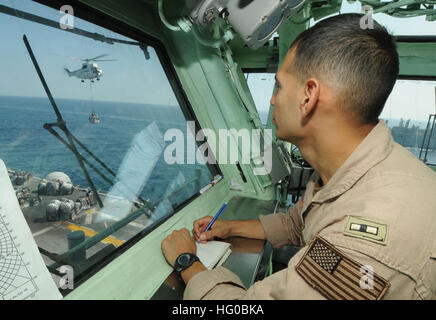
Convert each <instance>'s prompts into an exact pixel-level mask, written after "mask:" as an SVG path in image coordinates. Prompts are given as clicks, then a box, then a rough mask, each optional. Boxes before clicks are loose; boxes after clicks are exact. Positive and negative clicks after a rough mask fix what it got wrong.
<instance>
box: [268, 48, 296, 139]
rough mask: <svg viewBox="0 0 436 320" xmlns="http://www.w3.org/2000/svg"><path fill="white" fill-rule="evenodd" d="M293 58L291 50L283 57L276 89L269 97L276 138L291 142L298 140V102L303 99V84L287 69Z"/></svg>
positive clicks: (277, 75) (277, 76)
mask: <svg viewBox="0 0 436 320" xmlns="http://www.w3.org/2000/svg"><path fill="white" fill-rule="evenodd" d="M293 59H294V52H293V50H292V51H290V52H289V53H288V54H287V55H286V58H285V61H284V62H283V64H282V66H281V68H280V69H279V71H278V72H277V74H276V85H277V87H276V90H275V91H274V94H273V96H272V98H271V105H272V106H273V107H274V109H273V111H272V117H273V119H272V123H273V124H274V125H275V127H276V136H277V138H278V139H281V140H286V141H289V142H292V143H296V142H297V141H298V136H299V134H301V131H300V129H301V125H300V104H301V102H302V99H303V95H302V94H303V85H302V84H301V83H300V82H299V81H298V80H297V79H296V78H295V77H294V76H293V75H292V74H290V73H289V72H287V70H289V66H290V65H291V64H292V61H293Z"/></svg>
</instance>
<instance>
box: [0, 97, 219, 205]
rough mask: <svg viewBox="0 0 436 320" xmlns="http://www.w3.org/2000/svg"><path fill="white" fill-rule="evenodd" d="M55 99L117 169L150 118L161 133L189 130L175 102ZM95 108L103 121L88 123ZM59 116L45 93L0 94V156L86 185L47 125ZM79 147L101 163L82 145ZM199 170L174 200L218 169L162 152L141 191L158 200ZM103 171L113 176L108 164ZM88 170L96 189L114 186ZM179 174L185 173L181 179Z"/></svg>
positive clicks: (11, 164)
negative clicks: (175, 161) (169, 160)
mask: <svg viewBox="0 0 436 320" xmlns="http://www.w3.org/2000/svg"><path fill="white" fill-rule="evenodd" d="M56 104H57V105H58V108H59V110H60V112H61V114H62V117H63V118H64V120H65V121H66V123H67V127H68V129H69V130H70V131H71V133H72V134H73V135H74V136H75V137H76V138H77V139H78V140H80V141H81V142H82V143H83V144H84V145H85V146H86V147H87V148H88V149H89V150H91V151H92V152H93V153H94V154H95V155H96V156H97V157H99V158H100V160H102V161H103V162H104V163H105V164H106V165H107V166H108V167H109V168H110V169H111V170H112V171H114V172H115V173H117V172H118V170H119V168H120V165H121V163H122V161H123V159H124V157H125V156H126V153H127V152H128V151H129V149H130V148H131V147H132V141H133V139H134V137H135V136H137V135H138V134H139V133H140V132H141V131H142V130H144V129H145V128H147V126H149V125H150V124H151V123H155V124H156V125H157V127H158V129H159V131H160V134H161V135H162V136H163V135H164V133H165V131H166V130H168V129H171V128H176V129H180V130H181V131H182V132H183V133H184V134H186V120H185V118H184V116H183V114H182V112H181V110H180V108H179V107H176V106H156V105H145V104H131V103H130V104H129V103H120V102H97V101H82V100H68V99H56ZM91 112H95V113H96V114H97V115H98V116H99V118H100V120H101V122H100V123H99V124H91V123H89V121H88V117H89V115H90V113H91ZM56 120H57V118H56V114H55V112H54V111H53V108H52V107H51V105H50V103H49V101H48V99H47V98H28V97H6V96H0V158H1V159H2V160H3V161H4V162H5V164H6V166H7V167H8V168H14V169H20V170H24V171H27V172H31V173H32V174H33V175H35V176H38V177H41V178H44V177H45V176H46V175H47V174H48V173H50V172H54V171H61V172H65V173H66V174H67V175H68V176H69V177H70V178H71V180H72V182H73V184H74V185H81V186H88V183H87V181H86V179H85V176H84V174H83V171H82V170H81V169H80V166H79V164H78V161H77V159H76V157H75V156H74V154H73V153H72V152H71V151H70V150H69V149H68V148H67V147H66V146H65V145H64V144H62V143H61V142H60V141H59V140H58V139H57V138H55V137H54V136H53V135H52V134H51V133H50V132H48V131H47V130H45V129H44V128H43V125H44V123H54V122H56ZM55 130H56V131H57V132H58V133H60V135H61V136H62V137H64V139H66V137H65V135H64V134H63V132H62V131H61V130H60V129H58V128H56V127H55ZM169 143H170V142H168V143H167V144H169ZM76 146H77V144H76ZM77 148H78V150H79V152H81V154H82V155H84V156H86V158H87V159H88V160H90V162H91V163H93V164H94V165H95V166H96V167H97V168H99V169H101V166H99V165H98V164H97V163H96V162H95V161H94V160H92V159H91V157H89V156H87V155H86V153H85V152H84V151H83V150H82V149H81V148H80V147H77ZM91 160H92V161H91ZM185 163H186V154H185ZM87 168H88V167H87ZM196 170H200V172H201V179H200V183H199V184H194V183H191V184H190V185H189V187H188V188H184V190H182V191H181V192H179V193H178V194H176V195H175V196H174V197H173V198H174V199H173V201H172V204H173V205H177V204H178V203H180V202H182V201H184V200H186V199H187V198H189V197H190V196H192V195H193V194H195V193H196V192H197V191H198V187H202V186H205V185H206V184H208V183H210V181H212V180H213V175H214V174H211V172H210V170H209V169H208V167H206V166H205V165H201V164H195V165H190V164H175V165H169V164H167V163H166V162H165V160H164V158H163V152H162V155H161V156H160V158H159V159H158V161H157V163H156V164H155V165H154V169H153V170H152V172H151V175H150V176H149V178H148V180H147V182H146V184H145V186H144V188H143V191H142V192H141V196H143V197H145V198H148V199H150V200H152V201H156V200H157V199H159V198H160V197H162V196H164V194H165V192H166V189H167V186H168V185H170V184H171V183H172V182H174V180H175V179H176V178H178V179H179V180H178V181H189V180H191V179H193V178H195V177H196V174H198V171H196ZM101 171H102V172H104V173H105V175H106V176H107V177H109V178H111V180H114V178H113V176H111V175H110V174H109V173H107V172H106V171H105V170H103V169H101ZM89 172H90V175H91V177H92V178H93V181H94V184H95V185H96V187H97V189H98V190H103V191H109V190H110V185H109V184H108V183H107V182H106V181H104V180H103V179H102V178H101V177H100V176H98V175H97V174H96V173H94V171H93V170H89ZM180 175H182V177H183V179H181V180H180Z"/></svg>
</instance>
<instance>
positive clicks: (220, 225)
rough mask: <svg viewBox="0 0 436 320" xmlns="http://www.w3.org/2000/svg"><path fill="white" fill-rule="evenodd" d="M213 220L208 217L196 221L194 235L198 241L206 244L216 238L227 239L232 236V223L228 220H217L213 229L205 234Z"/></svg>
mask: <svg viewBox="0 0 436 320" xmlns="http://www.w3.org/2000/svg"><path fill="white" fill-rule="evenodd" d="M212 219H213V217H211V216H207V217H203V218H200V219H197V220H195V221H194V230H193V233H194V235H195V238H196V240H197V241H200V242H202V243H205V242H206V241H208V240H212V239H214V238H215V237H217V238H221V239H226V238H228V237H230V236H231V222H230V221H226V220H219V219H217V220H215V222H214V223H213V225H212V227H211V228H210V229H209V230H208V231H206V232H204V230H206V228H207V226H208V225H209V223H210V222H211V221H212Z"/></svg>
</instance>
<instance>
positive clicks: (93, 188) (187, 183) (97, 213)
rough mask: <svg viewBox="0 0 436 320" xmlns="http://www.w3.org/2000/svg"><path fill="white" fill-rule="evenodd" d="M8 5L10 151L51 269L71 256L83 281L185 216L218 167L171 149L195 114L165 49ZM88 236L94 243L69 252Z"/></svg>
mask: <svg viewBox="0 0 436 320" xmlns="http://www.w3.org/2000/svg"><path fill="white" fill-rule="evenodd" d="M0 4H2V5H4V6H8V7H10V6H12V8H13V9H14V11H15V13H16V14H15V15H10V14H6V13H5V12H1V11H0V38H1V39H2V50H1V52H0V70H2V72H1V73H2V75H3V76H2V77H1V78H0V114H1V116H0V132H1V134H0V158H1V159H2V160H3V161H4V162H5V164H6V166H7V167H8V170H9V175H10V178H11V181H12V183H13V185H14V189H15V190H16V194H17V198H18V200H19V203H20V205H21V208H22V212H23V214H24V215H25V217H26V220H27V222H28V224H29V226H30V229H31V231H32V233H33V235H34V239H35V241H36V243H37V245H38V247H39V248H40V250H41V252H42V253H43V254H44V260H45V262H46V264H47V266H48V267H49V270H50V271H52V272H54V273H55V269H56V267H57V266H58V265H57V262H59V261H57V258H60V257H62V262H63V261H68V262H69V263H71V264H73V266H74V268H75V280H77V279H79V281H80V276H83V277H86V273H87V272H88V270H90V268H92V266H93V265H95V264H98V263H101V262H102V261H104V260H105V259H106V258H107V256H108V255H110V254H111V253H113V252H114V251H116V250H117V248H120V247H121V248H122V247H123V246H124V247H125V246H126V245H127V244H128V243H132V242H131V240H132V239H133V238H137V237H138V236H143V235H145V234H146V233H148V232H149V231H150V230H152V229H153V228H154V227H156V226H157V225H158V224H159V223H161V222H162V221H164V220H165V219H167V218H168V217H169V216H171V215H172V214H173V213H175V211H177V209H178V208H180V207H181V206H182V205H184V204H186V203H187V201H189V200H190V199H192V198H193V197H194V196H195V195H197V194H198V192H199V191H200V189H201V188H203V187H204V186H206V185H207V184H209V183H210V182H211V181H212V180H214V179H217V177H218V174H219V171H218V168H217V167H216V166H212V165H209V164H198V162H199V161H197V164H194V165H192V164H189V163H188V162H189V161H188V160H189V159H188V156H189V155H187V154H184V156H183V159H184V160H185V161H184V162H183V163H180V162H179V163H177V162H176V163H174V164H171V163H170V162H169V161H167V159H166V157H165V150H166V148H167V146H168V145H169V144H170V143H171V142H172V141H167V140H168V139H165V133H166V132H168V130H174V129H175V130H179V131H180V132H183V134H184V135H185V137H186V136H188V138H189V134H191V133H190V132H188V131H189V127H188V125H187V121H194V119H193V118H192V116H190V115H191V111H190V109H189V107H188V106H187V102H186V101H185V100H183V98H180V96H181V94H180V92H178V91H177V88H176V91H174V90H173V89H174V86H175V84H174V83H175V80H174V78H173V79H171V81H169V78H168V77H167V74H168V72H169V71H168V69H169V68H170V66H163V65H162V64H161V62H160V61H162V55H163V54H164V53H159V52H160V51H159V50H161V49H159V48H156V47H153V45H151V44H149V43H146V42H141V43H140V42H138V40H134V39H131V38H128V37H126V36H123V35H121V34H118V33H115V32H113V31H111V30H108V29H105V28H102V27H100V26H98V25H96V24H93V23H90V22H87V21H84V20H81V19H79V18H78V17H77V16H76V17H74V31H75V32H70V31H71V30H67V31H65V30H63V29H61V28H54V27H50V26H47V25H44V24H43V23H37V22H32V21H29V20H26V19H21V18H18V16H22V14H21V13H20V12H21V11H24V12H27V13H30V14H33V15H36V16H38V17H40V18H44V19H49V20H51V21H54V22H58V21H59V19H60V17H62V14H60V13H59V11H58V10H54V9H51V8H48V7H45V6H43V5H40V4H37V3H35V2H32V1H30V0H29V1H22V0H20V1H5V0H0ZM41 21H43V20H40V22H41ZM23 34H25V35H26V37H27V39H28V41H29V43H30V47H31V49H32V51H33V53H34V55H35V58H36V61H37V63H38V65H39V67H40V69H41V72H42V74H43V76H44V79H45V81H46V82H47V85H48V87H49V89H50V92H51V94H52V96H53V98H54V101H55V103H56V107H57V108H58V114H57V113H56V112H55V111H57V110H55V107H54V106H53V105H52V104H51V103H50V101H49V99H48V98H47V94H46V92H45V91H44V89H43V85H42V84H41V80H40V79H39V77H38V75H37V72H36V71H35V66H34V65H33V64H32V61H31V58H30V55H29V52H28V51H27V50H26V49H25V46H24V43H23ZM87 35H88V36H87ZM93 37H94V38H95V39H97V40H95V39H94V38H93ZM102 39H103V41H102ZM62 120H63V121H65V123H66V125H65V128H63V126H62ZM196 127H197V129H199V128H198V127H199V126H198V125H197V126H196ZM76 150H77V151H76ZM195 150H197V146H196V145H195ZM197 157H198V155H197ZM204 162H205V161H204ZM204 162H203V163H204ZM73 231H79V232H76V233H75V234H74V235H76V236H77V235H79V239H74V238H73V237H72V232H73ZM82 235H84V236H85V241H86V242H87V243H88V244H87V245H86V248H87V249H86V251H85V250H84V249H83V250H80V251H76V252H74V253H73V254H69V253H68V252H69V251H68V250H69V249H71V248H72V247H74V246H76V245H78V244H79V243H81V241H82V240H83V239H80V236H82ZM129 241H130V242H129Z"/></svg>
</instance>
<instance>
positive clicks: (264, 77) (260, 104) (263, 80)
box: [245, 73, 275, 125]
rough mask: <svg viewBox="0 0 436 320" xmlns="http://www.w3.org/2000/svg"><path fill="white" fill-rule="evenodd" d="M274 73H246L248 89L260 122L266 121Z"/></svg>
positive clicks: (273, 83)
mask: <svg viewBox="0 0 436 320" xmlns="http://www.w3.org/2000/svg"><path fill="white" fill-rule="evenodd" d="M274 77H275V73H246V74H245V78H246V79H247V85H248V87H249V89H250V92H251V95H252V97H253V100H254V103H255V104H256V108H257V112H258V113H259V117H260V120H261V121H262V124H263V125H265V124H266V122H267V121H268V113H269V109H270V100H271V97H272V94H273V90H274V85H275V78H274Z"/></svg>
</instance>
